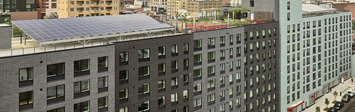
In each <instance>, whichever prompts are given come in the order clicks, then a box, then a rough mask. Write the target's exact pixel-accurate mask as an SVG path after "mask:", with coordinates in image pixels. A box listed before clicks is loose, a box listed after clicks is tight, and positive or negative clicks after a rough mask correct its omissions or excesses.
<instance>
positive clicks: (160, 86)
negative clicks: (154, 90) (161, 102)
mask: <svg viewBox="0 0 355 112" xmlns="http://www.w3.org/2000/svg"><path fill="white" fill-rule="evenodd" d="M158 89H159V90H165V79H164V80H159V81H158Z"/></svg>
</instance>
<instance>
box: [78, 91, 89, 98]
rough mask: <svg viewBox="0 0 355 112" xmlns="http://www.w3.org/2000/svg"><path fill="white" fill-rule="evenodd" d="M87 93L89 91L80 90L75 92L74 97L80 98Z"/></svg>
mask: <svg viewBox="0 0 355 112" xmlns="http://www.w3.org/2000/svg"><path fill="white" fill-rule="evenodd" d="M89 95H90V91H85V92H81V93H75V94H74V98H80V97H84V96H89Z"/></svg>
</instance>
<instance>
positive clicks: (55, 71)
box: [47, 63, 65, 77]
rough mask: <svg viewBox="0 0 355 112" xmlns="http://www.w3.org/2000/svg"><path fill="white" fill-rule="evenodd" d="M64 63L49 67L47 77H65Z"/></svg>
mask: <svg viewBox="0 0 355 112" xmlns="http://www.w3.org/2000/svg"><path fill="white" fill-rule="evenodd" d="M64 68H65V67H64V63H59V64H52V65H47V77H53V76H58V75H64V73H65V72H64V70H65V69H64Z"/></svg>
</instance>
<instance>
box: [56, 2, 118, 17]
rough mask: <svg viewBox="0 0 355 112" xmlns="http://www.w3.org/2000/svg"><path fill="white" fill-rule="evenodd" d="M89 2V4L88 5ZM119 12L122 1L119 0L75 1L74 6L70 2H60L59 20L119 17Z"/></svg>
mask: <svg viewBox="0 0 355 112" xmlns="http://www.w3.org/2000/svg"><path fill="white" fill-rule="evenodd" d="M78 1H79V2H78ZM87 2H88V3H89V4H87ZM102 2H103V3H102ZM80 4H81V5H80ZM102 8H103V10H102ZM119 12H120V1H118V0H112V1H105V0H97V1H91V0H74V4H71V1H69V0H59V1H58V16H59V18H68V17H86V16H102V15H118V14H119Z"/></svg>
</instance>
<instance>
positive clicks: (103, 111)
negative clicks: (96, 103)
mask: <svg viewBox="0 0 355 112" xmlns="http://www.w3.org/2000/svg"><path fill="white" fill-rule="evenodd" d="M106 111H108V107H103V108H100V109H99V110H98V112H106Z"/></svg>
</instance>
